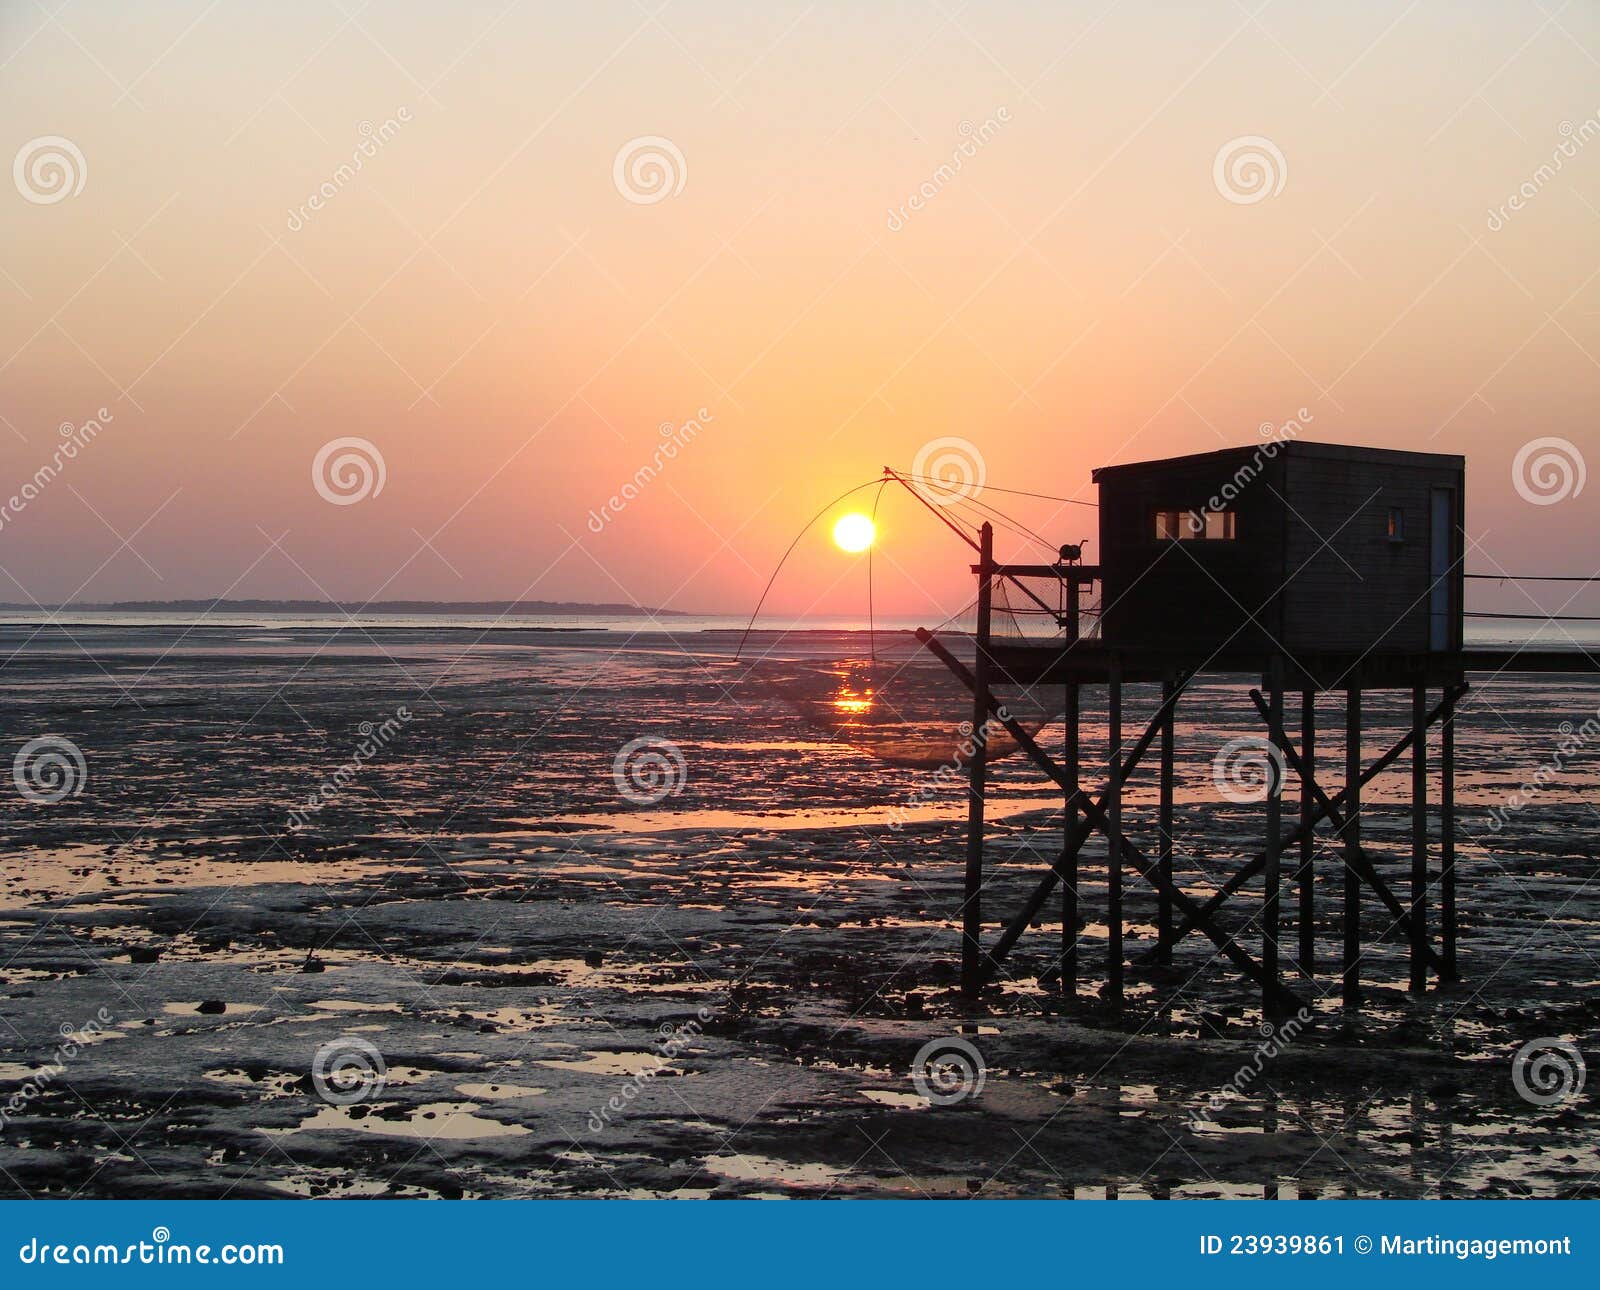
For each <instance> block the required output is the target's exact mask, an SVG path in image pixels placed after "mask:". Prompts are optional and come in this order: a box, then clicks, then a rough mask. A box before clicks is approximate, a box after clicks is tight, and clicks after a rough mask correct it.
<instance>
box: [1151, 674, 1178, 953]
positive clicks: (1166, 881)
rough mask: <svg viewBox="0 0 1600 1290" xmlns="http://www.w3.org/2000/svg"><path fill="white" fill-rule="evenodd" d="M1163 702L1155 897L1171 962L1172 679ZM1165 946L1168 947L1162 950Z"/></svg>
mask: <svg viewBox="0 0 1600 1290" xmlns="http://www.w3.org/2000/svg"><path fill="white" fill-rule="evenodd" d="M1161 702H1162V705H1163V706H1164V707H1165V708H1166V710H1167V719H1166V720H1165V721H1163V722H1162V723H1161V786H1160V789H1159V799H1158V805H1157V807H1156V829H1157V831H1158V833H1159V835H1160V840H1161V854H1160V865H1161V886H1160V888H1159V890H1158V893H1157V898H1156V946H1157V951H1158V952H1157V955H1156V958H1157V961H1158V962H1161V963H1171V962H1172V950H1171V945H1170V942H1171V940H1172V894H1171V892H1172V886H1173V882H1172V788H1173V768H1172V757H1173V740H1174V730H1173V725H1174V716H1175V714H1176V709H1177V700H1176V699H1175V697H1174V695H1173V684H1172V678H1171V677H1170V676H1169V677H1167V679H1166V680H1164V681H1163V682H1162V683H1161ZM1163 946H1165V947H1166V948H1162V947H1163Z"/></svg>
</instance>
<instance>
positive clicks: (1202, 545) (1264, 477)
mask: <svg viewBox="0 0 1600 1290" xmlns="http://www.w3.org/2000/svg"><path fill="white" fill-rule="evenodd" d="M1282 470H1283V459H1282V455H1281V454H1280V455H1279V456H1278V457H1277V458H1275V459H1265V458H1264V457H1263V455H1262V454H1261V453H1260V452H1259V451H1252V450H1243V449H1241V450H1240V451H1239V452H1238V453H1236V454H1234V453H1229V454H1214V455H1211V456H1209V457H1207V458H1206V459H1204V460H1198V461H1195V460H1190V461H1181V460H1180V461H1177V462H1172V463H1166V464H1160V465H1152V466H1151V467H1149V468H1146V469H1141V470H1137V471H1125V472H1119V473H1117V474H1114V475H1107V476H1106V477H1104V478H1103V479H1102V480H1101V481H1100V549H1099V552H1098V562H1099V564H1100V566H1101V569H1102V573H1103V578H1104V582H1103V591H1104V594H1103V597H1102V605H1103V612H1102V618H1101V634H1102V636H1103V637H1104V639H1105V640H1106V641H1107V642H1109V643H1115V644H1119V645H1123V646H1127V647H1130V648H1157V647H1160V648H1176V649H1183V650H1205V649H1215V648H1217V647H1219V646H1221V645H1223V644H1228V645H1230V646H1231V647H1233V648H1267V647H1268V646H1269V645H1270V642H1271V639H1272V637H1273V636H1275V635H1277V633H1278V631H1279V622H1280V612H1281V610H1280V605H1279V599H1278V590H1279V588H1280V586H1281V585H1282V582H1283V573H1284V565H1283V552H1284V509H1283V506H1282V503H1281V502H1280V501H1279V500H1278V498H1277V497H1276V496H1274V493H1273V489H1272V487H1269V485H1270V484H1272V483H1273V481H1274V480H1277V481H1280V487H1279V489H1278V491H1279V492H1281V491H1282V490H1281V478H1282ZM1241 480H1242V481H1243V482H1242V483H1241ZM1225 490H1227V493H1232V494H1233V495H1232V499H1231V500H1230V501H1228V502H1227V506H1228V508H1229V509H1231V510H1233V512H1234V514H1235V523H1236V526H1237V537H1236V538H1234V539H1233V540H1230V541H1198V540H1197V541H1184V542H1174V541H1170V540H1161V539H1158V538H1157V537H1156V536H1155V514H1156V512H1157V511H1158V510H1164V509H1172V510H1179V511H1201V510H1204V509H1206V508H1207V507H1208V505H1209V504H1210V503H1211V502H1213V500H1215V499H1219V498H1222V497H1224V496H1225V495H1227V494H1226V493H1225Z"/></svg>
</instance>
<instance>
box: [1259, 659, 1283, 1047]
mask: <svg viewBox="0 0 1600 1290" xmlns="http://www.w3.org/2000/svg"><path fill="white" fill-rule="evenodd" d="M1263 681H1264V683H1265V685H1266V690H1267V704H1268V708H1269V710H1270V711H1271V714H1272V717H1271V720H1272V723H1273V725H1274V726H1281V725H1282V723H1283V659H1282V658H1281V657H1278V656H1274V657H1273V659H1272V661H1271V662H1270V663H1269V664H1268V665H1267V675H1266V676H1265V677H1264V678H1263ZM1278 756H1279V754H1278V750H1277V749H1276V748H1275V747H1271V746H1270V745H1269V755H1268V760H1267V864H1266V869H1265V871H1264V875H1263V880H1264V882H1265V884H1266V887H1265V890H1264V891H1263V892H1262V897H1261V972H1262V975H1263V977H1264V980H1263V981H1262V988H1261V1010H1262V1013H1263V1014H1264V1015H1265V1016H1267V1017H1269V1018H1271V1017H1276V1016H1278V1015H1279V1007H1278V994H1277V991H1278V983H1279V980H1278V931H1279V923H1280V913H1281V909H1280V902H1281V900H1282V881H1281V879H1282V872H1281V870H1282V863H1281V861H1282V841H1281V838H1282V834H1283V776H1282V775H1281V774H1279V772H1278V764H1279V763H1278Z"/></svg>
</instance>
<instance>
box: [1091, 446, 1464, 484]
mask: <svg viewBox="0 0 1600 1290" xmlns="http://www.w3.org/2000/svg"><path fill="white" fill-rule="evenodd" d="M1267 442H1276V443H1277V445H1278V450H1277V452H1276V453H1274V454H1273V455H1274V456H1278V455H1283V456H1290V457H1303V458H1307V459H1311V460H1319V461H1364V462H1370V463H1372V464H1373V465H1384V466H1434V467H1437V468H1439V469H1441V470H1456V471H1465V470H1466V467H1467V459H1466V458H1465V457H1462V456H1459V455H1457V454H1455V453H1443V452H1407V451H1404V450H1402V449H1399V448H1363V447H1357V446H1356V445H1354V444H1344V443H1313V442H1309V441H1307V440H1305V439H1280V440H1275V441H1274V440H1264V441H1263V443H1267ZM1260 451H1261V445H1257V444H1241V445H1240V446H1239V447H1237V448H1219V449H1217V450H1216V451H1215V452H1196V453H1189V454H1187V455H1185V456H1182V457H1163V458H1160V459H1159V460H1156V461H1129V462H1123V463H1122V464H1120V465H1116V466H1100V467H1097V468H1096V469H1095V470H1093V471H1091V472H1090V478H1091V479H1093V481H1094V482H1095V483H1097V484H1098V483H1099V482H1100V481H1101V479H1102V478H1104V477H1106V476H1120V475H1126V474H1135V473H1138V472H1141V471H1155V470H1161V469H1162V468H1164V467H1168V466H1189V465H1201V464H1205V463H1214V464H1216V465H1218V466H1223V465H1232V464H1233V463H1235V462H1242V461H1248V460H1250V458H1252V457H1253V456H1255V455H1256V454H1257V453H1258V452H1260Z"/></svg>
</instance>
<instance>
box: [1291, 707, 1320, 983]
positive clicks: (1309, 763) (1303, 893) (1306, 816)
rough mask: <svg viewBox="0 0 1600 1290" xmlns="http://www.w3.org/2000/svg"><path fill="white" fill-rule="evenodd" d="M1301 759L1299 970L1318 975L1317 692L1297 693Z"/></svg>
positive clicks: (1297, 875)
mask: <svg viewBox="0 0 1600 1290" xmlns="http://www.w3.org/2000/svg"><path fill="white" fill-rule="evenodd" d="M1300 760H1301V761H1302V762H1303V763H1304V766H1305V771H1306V773H1305V774H1304V775H1302V776H1301V777H1300V868H1299V871H1298V872H1297V873H1296V875H1295V877H1296V878H1297V879H1298V881H1299V887H1300V915H1299V923H1300V971H1301V973H1302V974H1303V975H1305V976H1308V977H1310V976H1315V975H1316V974H1317V962H1316V960H1317V909H1316V881H1315V879H1316V875H1315V873H1314V868H1315V865H1314V863H1313V861H1314V859H1315V854H1316V849H1317V835H1316V824H1315V821H1314V820H1313V818H1312V816H1313V812H1314V810H1315V808H1316V804H1317V799H1316V794H1315V793H1314V792H1313V791H1312V789H1311V777H1312V776H1314V775H1315V774H1316V769H1317V692H1316V691H1315V690H1302V691H1301V692H1300Z"/></svg>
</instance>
